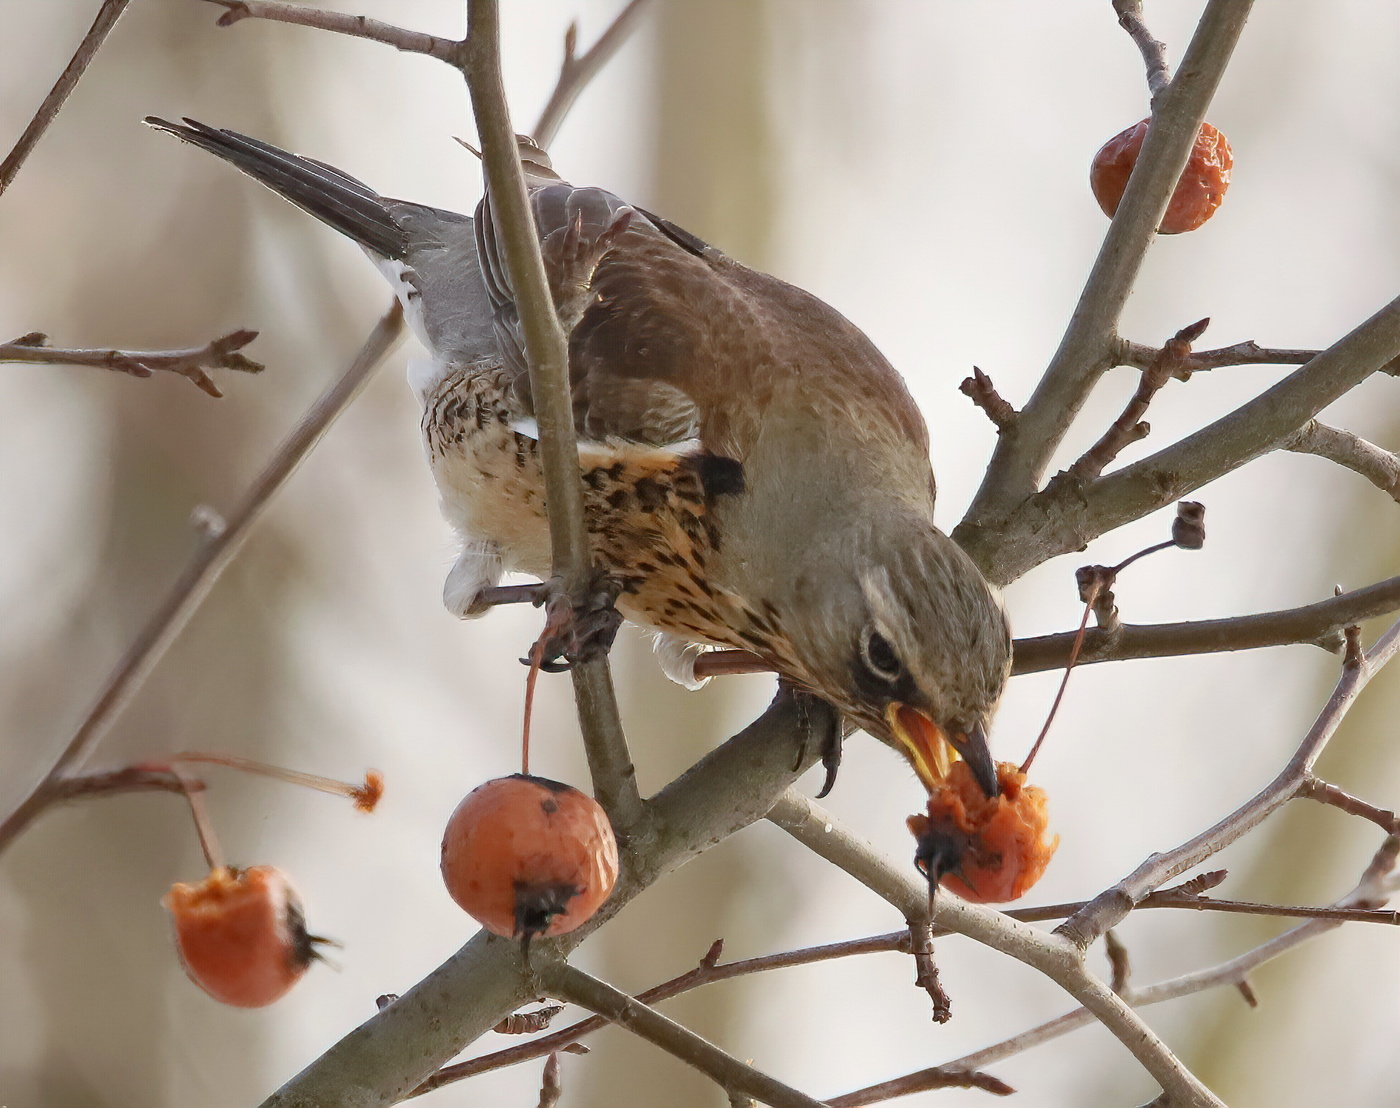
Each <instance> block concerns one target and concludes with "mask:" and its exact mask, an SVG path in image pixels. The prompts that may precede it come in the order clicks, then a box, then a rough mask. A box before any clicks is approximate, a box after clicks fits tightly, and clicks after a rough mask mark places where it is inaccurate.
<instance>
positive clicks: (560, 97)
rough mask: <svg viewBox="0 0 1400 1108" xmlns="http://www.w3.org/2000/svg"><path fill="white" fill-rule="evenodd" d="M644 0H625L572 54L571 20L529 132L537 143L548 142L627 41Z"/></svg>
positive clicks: (575, 42)
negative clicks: (600, 30) (548, 90)
mask: <svg viewBox="0 0 1400 1108" xmlns="http://www.w3.org/2000/svg"><path fill="white" fill-rule="evenodd" d="M646 4H647V0H628V3H627V5H626V6H625V7H624V8H623V9H622V11H620V12H618V13H617V17H616V18H615V19H613V21H612V22H611V23H610V24H608V29H607V30H606V31H604V32H603V33H602V34H601V35H599V36H598V41H597V42H595V43H594V44H593V45H592V46H590V47H589V48H588V49H587V50H585V51H584V52H583V53H582V54H576V53H575V51H576V50H577V49H578V24H577V23H571V24H570V25H569V29H568V31H567V32H566V33H565V35H564V60H563V61H562V62H561V63H560V65H559V79H558V80H557V81H556V82H555V83H554V91H553V92H551V93H550V94H549V100H548V102H547V103H546V104H545V106H544V110H543V111H541V112H540V118H539V119H538V120H537V121H536V123H535V129H534V131H533V132H531V135H532V137H533V138H534V140H535V141H536V142H537V143H539V144H540V145H541V146H548V145H549V144H550V143H551V142H553V141H554V136H555V135H556V134H558V132H559V125H560V124H561V123H563V122H564V117H565V116H566V115H568V114H569V109H570V108H572V107H573V106H574V101H575V100H577V99H578V95H579V93H580V92H582V91H583V89H584V87H585V86H586V85H587V84H588V82H589V81H591V80H593V78H594V77H595V76H596V75H597V73H598V71H599V70H600V69H602V68H603V66H605V65H607V64H608V62H609V61H610V60H611V59H612V56H613V55H614V54H616V53H617V50H618V47H620V46H621V45H622V44H623V43H624V42H626V41H627V36H628V35H630V34H631V33H632V30H633V28H634V27H635V26H636V24H637V20H638V18H639V17H640V16H641V14H642V12H643V10H644V9H645V8H646Z"/></svg>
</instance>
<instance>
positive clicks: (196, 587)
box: [0, 302, 403, 851]
mask: <svg viewBox="0 0 1400 1108" xmlns="http://www.w3.org/2000/svg"><path fill="white" fill-rule="evenodd" d="M402 334H403V313H402V311H401V310H400V309H399V306H398V303H397V302H395V304H394V306H393V307H392V308H390V309H389V311H388V312H387V313H386V314H385V315H384V317H383V318H382V319H380V321H379V323H378V324H376V326H375V328H374V330H373V331H372V332H371V333H370V336H369V338H368V339H366V340H365V344H364V346H362V347H361V348H360V352H359V353H358V354H357V355H356V356H355V359H354V361H353V362H351V364H350V367H349V368H348V369H347V370H346V371H345V373H344V374H342V375H341V376H340V377H339V378H338V379H337V380H336V381H335V382H334V383H332V384H331V386H330V387H329V388H328V389H326V391H325V392H323V393H322V394H321V395H320V397H318V398H317V400H316V402H315V403H314V404H312V406H311V407H310V408H309V409H308V410H307V412H306V414H305V415H304V416H302V418H301V421H300V422H299V423H298V424H297V425H296V427H295V428H294V429H293V430H292V432H291V434H289V435H288V436H287V437H286V438H285V439H284V440H283V441H282V443H281V445H280V446H278V448H277V450H276V451H275V452H274V453H273V455H272V457H271V459H269V461H268V463H267V465H266V466H265V467H264V468H263V471H262V472H261V473H260V474H258V476H257V478H256V479H255V480H254V481H253V484H252V486H251V487H250V488H249V490H248V491H247V493H245V494H244V497H243V500H242V501H241V502H240V503H239V505H238V507H237V508H236V509H235V510H234V511H233V512H231V513H230V514H229V517H228V521H227V526H226V528H225V529H224V531H223V533H222V534H220V535H219V536H218V537H217V538H212V539H209V540H208V541H206V542H203V543H201V544H200V547H199V549H198V550H197V551H196V552H195V555H194V557H193V558H192V559H191V561H190V564H189V565H188V566H187V567H186V568H185V571H184V572H183V573H182V574H181V575H180V577H179V579H178V580H177V581H176V582H175V584H174V585H173V586H172V587H171V590H170V592H169V593H168V594H167V595H166V597H165V599H164V600H163V601H162V602H161V603H160V605H159V607H157V608H156V610H155V611H154V612H153V613H152V614H151V616H150V618H149V619H148V620H147V621H146V624H145V626H144V627H142V628H141V631H140V632H139V633H138V634H137V636H136V639H135V641H134V642H132V644H131V645H130V646H129V647H128V648H127V651H126V653H125V654H124V655H123V656H122V658H121V660H120V661H118V662H117V665H116V668H115V669H114V670H113V671H112V673H111V675H110V676H109V677H108V678H107V682H106V684H105V686H104V687H103V689H102V691H101V693H99V694H98V697H97V701H96V702H95V703H94V704H93V705H92V707H91V708H90V709H89V710H88V713H87V715H86V716H85V717H84V719H83V721H82V723H80V724H79V725H78V729H77V731H76V732H75V733H74V735H73V737H72V738H71V739H70V740H69V742H68V745H67V746H66V747H65V748H64V750H63V752H62V753H61V754H60V755H59V756H58V758H57V760H56V761H55V762H54V764H53V766H52V767H51V768H50V769H49V772H48V773H47V774H46V775H45V777H44V779H43V780H42V781H41V782H40V784H39V785H38V787H37V788H36V789H35V790H34V792H33V793H31V794H30V795H29V796H28V797H27V798H26V799H25V800H24V801H23V802H22V803H21V804H20V805H19V807H18V808H16V809H15V810H14V811H13V812H12V813H10V815H9V816H7V817H6V818H5V820H4V821H3V822H0V851H3V850H4V848H5V847H6V846H8V845H9V844H10V843H11V842H12V841H13V840H14V838H15V836H16V835H18V834H19V833H20V832H21V831H23V830H24V828H25V827H27V826H28V825H29V824H30V823H31V822H32V821H33V820H34V819H35V817H37V816H38V815H39V814H40V813H41V812H42V811H43V810H44V809H45V808H46V807H48V805H49V804H50V803H52V802H53V800H54V799H57V798H60V797H61V796H62V794H63V788H64V781H63V779H64V777H65V776H66V775H67V773H68V771H69V770H70V769H72V767H73V766H75V765H77V764H78V763H79V762H80V761H81V760H82V759H83V758H84V757H86V756H87V754H88V753H90V752H91V750H92V748H93V747H94V746H95V745H96V744H97V741H98V739H100V738H101V737H102V736H103V735H104V734H105V733H106V731H107V728H108V727H110V726H111V724H112V721H113V720H115V719H116V718H117V716H119V715H120V714H121V713H122V711H123V710H125V708H126V707H127V705H128V704H130V703H131V700H132V698H133V697H134V696H135V695H136V692H137V690H138V689H139V688H140V687H141V686H142V684H144V683H145V680H146V678H147V677H149V676H150V674H151V671H152V670H153V669H154V668H155V666H156V663H157V662H159V661H160V659H161V657H162V656H163V655H164V654H165V651H166V650H167V649H168V648H169V647H170V644H171V643H172V642H174V641H175V638H176V636H178V635H179V633H180V632H181V631H182V630H183V629H184V626H185V624H186V623H188V622H189V619H190V617H191V616H192V615H193V614H194V613H195V611H196V610H197V609H198V608H199V605H200V604H201V603H203V601H204V598H205V597H206V596H208V595H209V590H210V589H212V588H213V587H214V582H216V581H217V580H218V579H219V576H220V575H221V574H222V573H223V571H224V570H225V569H226V568H228V564H229V562H231V561H232V560H233V558H234V556H235V555H236V554H237V553H238V551H239V550H240V549H241V548H242V546H243V542H244V540H245V539H246V538H247V537H248V535H249V533H250V532H251V531H252V529H253V526H254V524H256V523H257V522H258V520H260V519H261V518H262V514H263V512H264V510H265V509H266V508H267V506H268V504H269V503H270V502H271V500H272V498H273V497H274V496H275V495H276V494H277V493H278V492H280V491H281V489H282V487H283V486H284V485H286V483H287V481H288V479H289V478H290V477H291V476H292V474H293V473H295V472H296V469H297V467H298V466H299V465H300V464H301V462H302V459H304V458H305V457H306V455H307V454H309V453H310V452H311V450H312V448H313V447H314V446H315V445H316V444H317V443H318V442H320V441H321V437H322V436H323V435H324V434H325V433H326V431H327V429H328V428H329V427H330V426H331V424H332V423H334V422H335V420H336V419H337V418H338V417H339V416H340V414H341V413H342V412H343V411H345V409H346V408H347V407H349V405H350V402H351V401H353V400H354V399H355V397H356V396H358V395H359V394H360V391H361V390H362V389H363V388H364V386H365V385H366V384H367V383H368V382H369V379H370V376H371V375H372V374H373V372H374V370H375V369H376V368H377V367H378V366H379V364H380V363H381V362H382V361H383V360H384V359H385V357H387V356H388V354H389V352H390V351H391V350H392V349H393V348H394V346H395V345H396V344H397V343H398V341H399V338H400V337H401V335H402Z"/></svg>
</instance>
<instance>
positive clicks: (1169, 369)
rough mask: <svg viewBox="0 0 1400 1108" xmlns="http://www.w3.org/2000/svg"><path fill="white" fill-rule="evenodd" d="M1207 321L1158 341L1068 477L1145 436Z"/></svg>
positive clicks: (1089, 470)
mask: <svg viewBox="0 0 1400 1108" xmlns="http://www.w3.org/2000/svg"><path fill="white" fill-rule="evenodd" d="M1115 6H1116V5H1115ZM1209 323H1210V320H1209V319H1202V320H1198V321H1197V322H1195V323H1192V324H1191V325H1190V326H1187V327H1183V328H1182V329H1181V330H1180V331H1178V332H1177V333H1176V334H1175V335H1173V336H1172V337H1171V338H1169V339H1168V340H1167V341H1166V342H1164V343H1163V344H1162V348H1161V350H1159V351H1158V352H1157V356H1156V357H1155V358H1154V359H1153V360H1152V363H1151V364H1150V365H1148V366H1147V367H1146V368H1144V369H1143V371H1142V376H1141V377H1140V378H1139V379H1138V386H1137V389H1136V390H1135V391H1134V392H1133V395H1132V397H1131V399H1129V401H1128V403H1127V405H1126V406H1125V407H1124V409H1123V411H1122V413H1121V414H1120V415H1119V416H1118V418H1117V419H1115V420H1114V421H1113V422H1112V424H1110V425H1109V428H1108V430H1107V431H1105V432H1104V434H1103V436H1102V437H1101V438H1100V439H1099V441H1098V442H1096V443H1094V445H1093V446H1091V447H1089V449H1088V450H1086V451H1085V452H1084V454H1083V455H1082V456H1081V457H1080V458H1079V459H1078V460H1077V461H1075V462H1074V463H1073V464H1072V465H1071V466H1070V467H1069V470H1068V473H1069V474H1070V476H1072V477H1077V478H1078V479H1079V480H1081V481H1092V480H1093V479H1094V478H1096V477H1098V476H1099V475H1100V474H1101V473H1103V471H1104V470H1105V469H1106V468H1107V467H1108V465H1109V463H1110V462H1112V461H1113V460H1114V459H1115V458H1117V457H1118V455H1119V454H1121V453H1122V452H1123V450H1124V448H1125V447H1128V446H1130V445H1132V444H1133V443H1135V442H1138V441H1139V440H1141V439H1145V438H1146V437H1147V435H1148V432H1149V431H1151V429H1152V428H1151V426H1150V425H1149V424H1147V423H1145V422H1143V418H1142V417H1143V416H1144V415H1146V414H1147V409H1148V407H1149V406H1150V405H1151V404H1152V398H1153V397H1154V396H1156V395H1157V393H1158V392H1160V391H1161V390H1162V387H1163V386H1164V385H1165V384H1166V383H1167V382H1168V381H1170V380H1171V379H1172V378H1174V377H1175V378H1177V379H1180V380H1184V379H1185V377H1186V376H1189V374H1187V373H1186V372H1185V371H1184V370H1183V368H1182V366H1183V364H1184V362H1185V359H1186V358H1188V357H1189V356H1190V354H1191V344H1192V343H1193V342H1195V341H1196V339H1198V338H1200V337H1201V333H1202V332H1203V331H1205V329H1206V327H1207V325H1208V324H1209Z"/></svg>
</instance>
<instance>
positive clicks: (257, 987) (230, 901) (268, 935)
mask: <svg viewBox="0 0 1400 1108" xmlns="http://www.w3.org/2000/svg"><path fill="white" fill-rule="evenodd" d="M161 903H162V904H164V905H165V907H166V908H167V909H169V911H170V916H171V919H172V921H173V922H174V925H175V946H176V948H177V949H178V950H179V952H180V961H181V963H182V964H183V965H184V967H185V973H187V974H188V975H189V978H190V980H191V981H193V982H194V983H195V984H196V985H198V986H199V987H200V988H201V989H203V990H204V991H205V992H206V993H208V994H209V995H210V996H212V997H213V998H214V999H215V1000H217V1001H219V1002H221V1003H223V1004H231V1005H233V1006H234V1007H235V1008H261V1007H263V1006H264V1005H267V1004H271V1003H272V1002H273V1001H274V1000H278V999H280V998H281V997H283V996H285V995H286V994H287V991H288V990H289V989H291V987H292V986H293V985H295V984H296V983H297V982H298V981H299V980H301V977H302V975H303V974H304V973H305V972H306V970H307V967H308V966H310V965H311V963H312V962H314V961H315V960H316V958H317V957H318V955H317V953H316V944H318V943H325V942H328V941H329V940H326V939H322V938H320V937H318V936H315V935H309V934H307V931H306V922H305V919H304V918H303V916H302V910H301V902H300V901H299V900H298V899H297V895H296V893H295V892H293V891H292V887H291V883H290V882H289V881H288V880H287V875H286V874H285V873H283V872H282V871H281V870H280V869H277V868H276V867H274V866H252V867H250V868H248V869H235V868H233V867H231V866H218V867H216V868H215V869H214V870H213V871H211V872H210V874H209V876H208V877H206V878H205V879H204V880H203V881H200V882H199V883H198V884H194V885H184V884H176V885H174V886H173V887H172V888H171V890H170V892H168V893H167V894H166V895H165V899H164V900H163V901H162V902H161Z"/></svg>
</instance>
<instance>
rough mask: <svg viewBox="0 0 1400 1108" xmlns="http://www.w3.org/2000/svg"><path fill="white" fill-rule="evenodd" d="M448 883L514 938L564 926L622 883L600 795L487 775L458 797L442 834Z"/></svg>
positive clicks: (491, 927)
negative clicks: (464, 796)
mask: <svg viewBox="0 0 1400 1108" xmlns="http://www.w3.org/2000/svg"><path fill="white" fill-rule="evenodd" d="M442 879H443V881H444V883H445V884H446V885H447V891H448V892H449V893H451V894H452V899H453V900H455V901H456V902H457V903H458V904H459V905H461V907H462V908H464V909H465V910H466V911H467V912H468V913H470V914H471V915H472V916H473V917H474V918H475V919H476V920H477V922H478V923H480V924H481V925H482V926H483V927H484V928H486V930H488V931H490V932H492V933H493V934H496V935H501V936H503V937H505V938H523V939H527V940H528V939H529V938H531V937H532V936H535V935H563V934H564V933H565V932H568V931H572V930H573V929H574V928H575V927H578V926H579V925H580V924H582V923H583V922H584V921H585V920H587V919H589V918H590V917H591V916H592V915H593V914H594V913H595V912H596V911H597V910H598V909H599V907H600V906H601V905H602V903H603V901H605V900H607V898H608V894H609V893H611V892H612V889H613V885H614V884H615V883H616V882H617V841H616V840H615V839H614V838H613V832H612V825H611V824H610V823H609V822H608V817H607V815H606V814H605V813H604V812H603V809H602V808H600V807H599V806H598V803H597V802H596V801H595V800H593V798H592V797H589V796H585V795H584V794H583V793H581V792H579V791H578V790H577V789H575V788H573V787H572V786H569V785H563V784H560V783H559V782H558V781H549V780H547V779H545V778H543V777H530V776H527V775H525V774H513V775H511V776H510V777H498V778H496V779H495V780H494V781H488V782H486V784H484V785H482V786H480V787H479V788H476V789H473V790H472V791H471V792H470V793H468V794H467V797H466V799H464V800H463V801H462V803H460V804H459V805H457V810H456V811H455V812H453V813H452V818H451V819H450V820H448V822H447V830H446V832H444V834H443V837H442Z"/></svg>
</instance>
